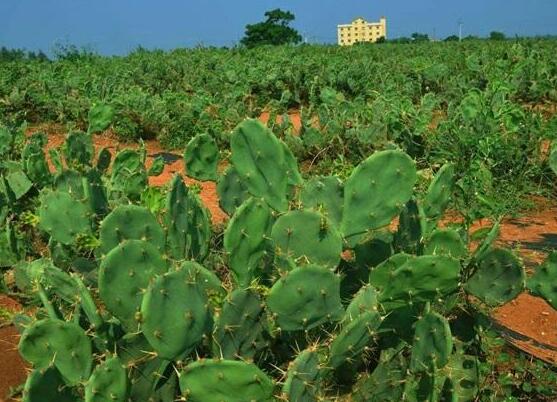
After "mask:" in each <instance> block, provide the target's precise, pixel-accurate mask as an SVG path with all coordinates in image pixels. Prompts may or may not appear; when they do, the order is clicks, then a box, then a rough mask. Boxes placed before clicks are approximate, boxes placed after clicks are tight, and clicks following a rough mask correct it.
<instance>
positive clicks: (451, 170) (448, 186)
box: [422, 163, 456, 232]
mask: <svg viewBox="0 0 557 402" xmlns="http://www.w3.org/2000/svg"><path fill="white" fill-rule="evenodd" d="M455 180H456V176H455V167H454V165H453V164H452V163H447V164H446V165H443V167H442V168H441V169H439V171H438V172H437V174H436V175H435V177H434V179H433V181H432V182H431V184H430V186H429V189H428V191H427V193H426V195H425V197H424V200H423V203H422V205H423V214H424V218H425V221H426V224H425V227H426V232H430V231H431V230H432V229H434V228H435V227H436V225H437V221H439V219H440V218H441V217H442V216H443V213H444V212H445V209H447V206H448V205H449V201H450V200H451V195H452V193H453V188H454V185H455Z"/></svg>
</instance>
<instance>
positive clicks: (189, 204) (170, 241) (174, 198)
mask: <svg viewBox="0 0 557 402" xmlns="http://www.w3.org/2000/svg"><path fill="white" fill-rule="evenodd" d="M164 223H165V227H166V237H167V249H168V253H169V254H170V256H171V257H172V258H174V259H176V260H183V259H194V260H196V261H203V259H204V258H205V257H206V256H207V253H208V252H209V240H210V236H211V220H210V215H209V211H208V210H207V208H205V207H204V206H203V204H202V203H201V200H200V199H199V197H198V196H197V195H196V194H195V193H193V192H192V191H190V190H189V189H188V188H187V187H186V185H185V183H184V181H183V179H182V177H181V176H180V175H176V176H174V179H173V180H172V187H171V189H170V192H169V193H168V195H167V199H166V213H165V215H164Z"/></svg>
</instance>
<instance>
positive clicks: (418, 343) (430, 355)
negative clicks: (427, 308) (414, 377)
mask: <svg viewBox="0 0 557 402" xmlns="http://www.w3.org/2000/svg"><path fill="white" fill-rule="evenodd" d="M452 351H453V337H452V335H451V329H450V327H449V322H448V321H447V319H446V318H445V317H443V316H441V315H439V314H437V313H433V312H429V313H427V314H425V315H424V316H423V317H422V318H420V319H419V320H418V322H417V323H416V330H415V332H414V344H413V345H412V358H411V359H410V369H411V370H412V371H413V372H414V373H419V372H423V371H425V372H428V373H433V372H434V371H435V370H437V369H440V368H443V367H444V366H445V365H446V364H447V362H448V361H449V357H450V356H451V353H452Z"/></svg>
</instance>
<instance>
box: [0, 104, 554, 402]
mask: <svg viewBox="0 0 557 402" xmlns="http://www.w3.org/2000/svg"><path fill="white" fill-rule="evenodd" d="M297 116H298V120H296V114H293V116H291V120H292V122H293V125H294V128H295V130H299V128H300V127H301V123H300V119H299V114H298V115H297ZM268 118H269V116H268V114H267V115H266V116H265V115H263V116H262V118H261V120H262V121H263V122H265V123H266V122H267V121H268ZM279 118H280V117H279ZM36 131H43V132H45V133H46V134H48V139H49V141H48V147H49V148H56V147H59V146H61V145H62V144H63V142H64V138H65V130H64V128H63V127H61V126H57V125H51V124H45V125H39V126H34V127H33V128H32V129H30V130H29V132H36ZM94 145H95V148H96V149H97V150H99V149H101V148H103V147H105V148H107V149H108V150H110V151H111V153H113V154H115V153H116V152H117V151H118V150H119V149H122V148H126V147H132V148H133V147H137V145H133V144H121V143H119V142H118V140H117V139H116V137H115V136H114V135H112V134H111V133H110V132H107V133H104V134H103V135H97V136H95V137H94ZM146 149H147V154H148V161H147V163H148V165H149V164H150V163H152V160H153V159H154V157H155V156H156V155H158V154H161V153H164V155H165V156H166V157H167V158H166V159H167V163H166V165H165V169H164V172H163V173H162V174H161V175H160V176H158V177H151V178H150V184H152V185H155V186H162V185H165V184H166V183H168V182H169V181H170V180H171V178H172V177H173V175H174V174H175V173H181V174H182V176H184V164H183V158H182V152H183V150H165V149H163V148H162V147H161V146H160V144H158V143H157V142H156V141H147V142H146ZM185 180H186V182H187V183H188V184H192V183H194V182H195V180H192V179H189V178H186V179H185ZM198 184H199V185H200V186H201V193H200V197H201V199H202V200H203V202H204V203H205V205H206V206H207V207H208V209H209V210H210V212H211V214H212V219H213V223H221V222H223V221H225V220H226V219H227V216H226V214H225V213H224V212H223V211H222V210H221V209H220V207H219V203H218V195H217V192H216V186H215V184H214V183H211V182H202V183H198ZM487 225H490V222H489V221H482V222H478V223H477V224H476V225H475V226H474V228H473V229H477V228H480V227H482V226H487ZM498 241H499V243H500V244H501V245H505V246H507V247H512V248H515V249H518V250H519V252H520V255H521V256H522V258H523V259H524V262H525V265H526V267H527V269H528V271H530V273H531V272H532V271H533V270H534V269H535V267H536V265H538V264H539V263H541V262H543V260H544V259H545V256H546V255H547V253H548V251H549V250H551V249H557V206H553V205H551V204H550V203H549V202H547V201H542V200H540V202H539V208H538V209H537V210H535V211H533V212H531V213H529V214H528V215H527V216H524V217H521V218H517V219H506V220H504V221H503V223H502V226H501V235H500V238H499V240H498ZM0 307H3V308H5V309H9V308H11V309H15V310H18V309H20V308H21V306H19V305H18V304H17V303H16V302H14V301H13V300H10V299H7V298H5V297H2V295H0ZM493 318H494V319H495V321H496V323H498V324H499V325H501V327H503V328H506V329H507V330H508V333H507V335H505V337H506V338H507V339H508V340H509V342H511V343H512V344H513V345H515V346H516V347H517V348H519V349H521V350H524V351H526V352H528V353H531V354H532V355H534V356H536V357H538V358H541V359H543V360H545V361H548V362H552V363H555V364H557V311H555V310H554V309H553V308H552V307H551V306H549V305H548V304H547V303H545V301H543V300H542V299H540V298H537V297H533V296H530V295H528V294H526V293H525V294H522V295H521V296H520V297H518V298H517V299H516V300H514V301H512V302H510V303H508V304H507V305H505V306H503V307H501V308H499V309H496V310H495V311H494V315H493ZM0 324H1V322H0ZM17 341H18V336H17V332H16V330H15V328H14V327H13V326H5V327H4V328H0V402H3V400H2V399H1V398H2V396H3V395H6V392H7V391H8V389H9V388H10V387H11V386H17V385H18V384H20V383H21V382H22V381H23V380H24V379H25V375H26V372H25V369H26V368H25V364H24V362H23V361H22V360H21V358H20V357H19V355H18V353H17Z"/></svg>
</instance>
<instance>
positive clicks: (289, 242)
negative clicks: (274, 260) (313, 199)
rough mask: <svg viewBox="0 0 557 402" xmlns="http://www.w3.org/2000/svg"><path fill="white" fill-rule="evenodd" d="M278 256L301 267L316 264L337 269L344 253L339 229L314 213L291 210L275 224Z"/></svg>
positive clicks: (274, 231) (274, 238) (273, 235)
mask: <svg viewBox="0 0 557 402" xmlns="http://www.w3.org/2000/svg"><path fill="white" fill-rule="evenodd" d="M271 238H272V239H273V243H274V246H275V253H277V254H284V255H286V256H287V257H288V258H291V259H294V260H295V261H296V262H297V263H298V264H317V265H321V266H324V267H328V268H331V269H334V268H335V267H336V266H337V265H338V263H339V261H340V254H341V253H342V237H341V235H340V233H339V232H338V230H337V229H336V227H335V226H334V225H333V224H332V223H331V222H330V221H329V220H328V219H327V218H326V217H325V216H323V215H321V214H320V213H319V212H315V211H291V212H287V213H286V214H284V215H282V216H281V217H279V218H278V219H277V221H276V222H275V224H274V225H273V230H272V232H271Z"/></svg>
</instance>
